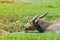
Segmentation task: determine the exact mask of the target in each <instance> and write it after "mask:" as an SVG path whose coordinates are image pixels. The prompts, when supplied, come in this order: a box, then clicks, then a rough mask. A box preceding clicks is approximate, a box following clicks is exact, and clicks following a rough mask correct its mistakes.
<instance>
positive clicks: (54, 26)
mask: <svg viewBox="0 0 60 40" xmlns="http://www.w3.org/2000/svg"><path fill="white" fill-rule="evenodd" d="M47 14H48V12H46V13H45V14H44V15H42V16H39V15H37V16H35V17H34V18H33V19H31V20H30V21H29V22H28V23H27V24H25V25H24V27H25V28H24V29H25V32H29V31H36V32H55V33H56V32H59V30H58V28H59V27H60V20H56V21H47V20H44V17H45V16H46V15H47Z"/></svg>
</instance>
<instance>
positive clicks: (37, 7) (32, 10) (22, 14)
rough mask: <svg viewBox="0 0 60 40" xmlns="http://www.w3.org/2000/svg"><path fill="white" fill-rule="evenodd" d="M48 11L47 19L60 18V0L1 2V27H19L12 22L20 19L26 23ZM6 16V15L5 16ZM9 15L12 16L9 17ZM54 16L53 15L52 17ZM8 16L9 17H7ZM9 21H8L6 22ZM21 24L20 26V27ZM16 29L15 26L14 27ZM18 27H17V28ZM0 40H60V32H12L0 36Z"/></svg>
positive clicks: (20, 22) (20, 21) (22, 23)
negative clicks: (17, 2)
mask: <svg viewBox="0 0 60 40" xmlns="http://www.w3.org/2000/svg"><path fill="white" fill-rule="evenodd" d="M46 11H48V13H49V14H48V15H47V16H46V19H47V20H48V21H50V20H60V0H38V1H36V0H35V1H34V3H33V4H30V3H23V4H6V3H0V17H1V15H3V16H2V18H0V27H7V26H8V27H10V25H12V27H17V25H13V24H12V23H11V22H10V21H9V20H10V19H12V20H11V21H12V22H15V21H17V20H18V21H19V23H18V24H19V25H20V26H21V25H24V24H26V23H27V21H28V20H30V19H31V18H32V17H34V16H36V15H37V14H40V15H42V14H44V12H46ZM4 16H5V17H4ZM7 16H8V17H9V18H10V19H9V18H7ZM51 16H52V17H51ZM6 18H7V19H6ZM6 21H8V22H6ZM20 26H19V27H20ZM13 29H14V28H13ZM15 29H16V28H15ZM0 40H60V34H55V33H18V34H15V33H12V34H9V35H5V36H0Z"/></svg>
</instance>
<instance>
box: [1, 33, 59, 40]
mask: <svg viewBox="0 0 60 40" xmlns="http://www.w3.org/2000/svg"><path fill="white" fill-rule="evenodd" d="M0 40H60V34H55V33H17V34H10V35H5V36H0Z"/></svg>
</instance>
